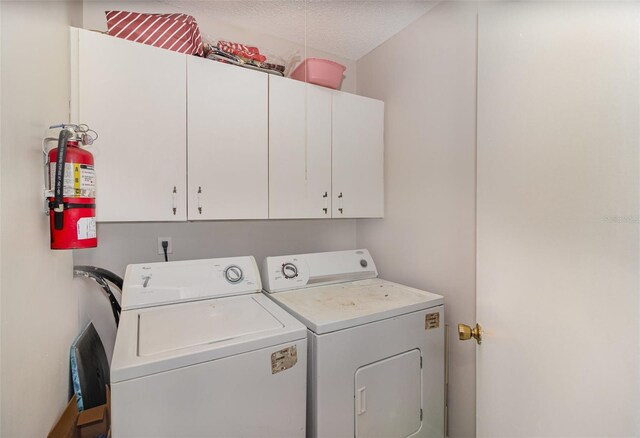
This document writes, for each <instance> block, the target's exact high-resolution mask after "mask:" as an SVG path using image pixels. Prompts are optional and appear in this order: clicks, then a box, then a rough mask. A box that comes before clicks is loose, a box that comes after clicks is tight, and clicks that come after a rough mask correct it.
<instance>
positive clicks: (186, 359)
mask: <svg viewBox="0 0 640 438" xmlns="http://www.w3.org/2000/svg"><path fill="white" fill-rule="evenodd" d="M261 289H262V287H261V282H260V273H259V271H258V267H257V265H256V262H255V260H254V258H253V257H234V258H221V259H211V260H192V261H180V262H168V263H146V264H138V265H129V266H128V267H127V271H126V275H125V279H124V287H123V297H122V309H123V311H122V315H121V319H120V325H119V327H118V334H117V337H116V344H115V349H114V353H113V360H112V363H111V394H112V397H111V404H112V432H113V436H114V438H120V437H205V436H206V437H302V436H304V435H305V413H306V411H305V402H306V373H307V334H306V328H305V326H304V325H303V324H301V323H300V322H299V321H298V320H297V319H295V318H293V317H292V316H291V315H289V314H288V313H287V312H285V311H284V310H283V309H282V308H280V307H279V306H277V305H275V304H274V303H273V301H271V300H269V299H268V298H267V297H266V296H264V295H263V294H262V293H260V291H261Z"/></svg>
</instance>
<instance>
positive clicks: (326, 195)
mask: <svg viewBox="0 0 640 438" xmlns="http://www.w3.org/2000/svg"><path fill="white" fill-rule="evenodd" d="M322 197H323V198H324V208H323V209H322V211H324V214H328V213H329V193H327V192H324V195H322Z"/></svg>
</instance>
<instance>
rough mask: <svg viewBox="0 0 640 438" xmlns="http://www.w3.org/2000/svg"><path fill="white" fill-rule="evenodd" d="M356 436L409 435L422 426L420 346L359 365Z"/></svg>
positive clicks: (356, 382) (356, 391)
mask: <svg viewBox="0 0 640 438" xmlns="http://www.w3.org/2000/svg"><path fill="white" fill-rule="evenodd" d="M354 389H355V416H356V418H355V424H356V437H408V436H410V435H413V434H414V433H416V432H418V430H420V427H421V426H422V394H421V392H422V391H421V390H422V368H421V366H420V350H418V349H415V350H410V351H407V352H404V353H401V354H398V355H396V356H392V357H388V358H386V359H383V360H381V361H378V362H374V363H371V364H369V365H365V366H363V367H360V368H358V370H357V371H356V374H355V388H354Z"/></svg>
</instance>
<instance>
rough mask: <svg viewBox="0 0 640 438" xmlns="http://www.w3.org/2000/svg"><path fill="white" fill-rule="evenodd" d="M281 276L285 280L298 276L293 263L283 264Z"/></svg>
mask: <svg viewBox="0 0 640 438" xmlns="http://www.w3.org/2000/svg"><path fill="white" fill-rule="evenodd" d="M282 275H284V278H286V279H287V280H289V279H291V278H296V277H297V276H298V268H297V267H296V265H294V264H293V263H290V262H289V263H284V264H283V265H282Z"/></svg>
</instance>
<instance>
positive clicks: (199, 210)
mask: <svg viewBox="0 0 640 438" xmlns="http://www.w3.org/2000/svg"><path fill="white" fill-rule="evenodd" d="M201 194H202V187H200V186H198V193H197V197H198V214H202V201H201V199H200V195H201Z"/></svg>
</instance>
